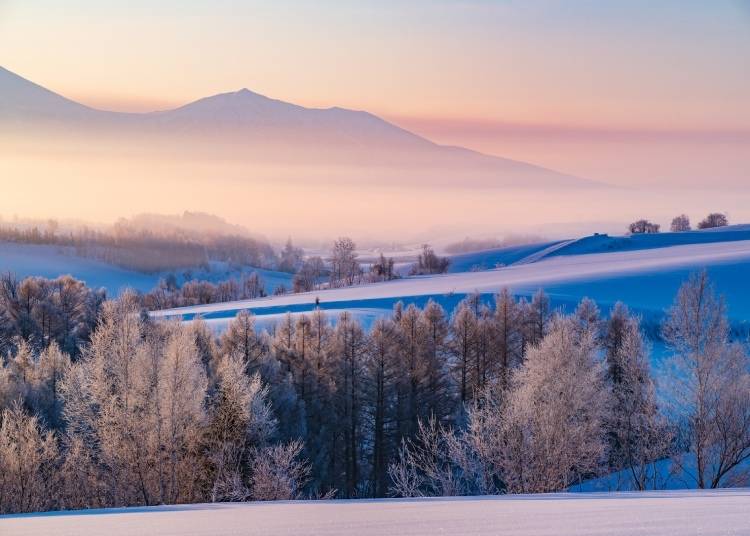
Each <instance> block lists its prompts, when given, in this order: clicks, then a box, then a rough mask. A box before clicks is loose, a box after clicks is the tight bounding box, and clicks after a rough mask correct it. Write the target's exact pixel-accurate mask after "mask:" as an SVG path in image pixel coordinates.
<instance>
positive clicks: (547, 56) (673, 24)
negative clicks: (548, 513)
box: [0, 0, 750, 191]
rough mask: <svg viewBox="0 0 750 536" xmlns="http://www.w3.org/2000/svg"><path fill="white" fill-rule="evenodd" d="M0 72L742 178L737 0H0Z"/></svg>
mask: <svg viewBox="0 0 750 536" xmlns="http://www.w3.org/2000/svg"><path fill="white" fill-rule="evenodd" d="M0 65H2V66H4V67H6V68H7V69H10V70H11V71H14V72H16V73H18V74H20V75H22V76H24V77H26V78H28V79H30V80H33V81H35V82H37V83H40V84H42V85H43V86H45V87H47V88H49V89H52V90H54V91H56V92H58V93H61V94H63V95H65V96H67V97H69V98H72V99H74V100H77V101H79V102H83V103H85V104H88V105H90V106H94V107H97V108H102V109H109V110H118V111H151V110H159V109H167V108H172V107H176V106H179V105H181V104H184V103H186V102H189V101H192V100H195V99H198V98H201V97H204V96H206V95H211V94H215V93H220V92H224V91H232V90H236V89H239V88H242V87H248V88H250V89H252V90H254V91H257V92H259V93H262V94H265V95H269V96H272V97H275V98H278V99H282V100H285V101H290V102H294V103H298V104H301V105H305V106H313V107H329V106H342V107H347V108H352V109H358V110H367V111H370V112H372V113H375V114H377V115H379V116H381V117H384V118H386V119H388V120H390V121H393V122H395V123H397V124H399V125H401V126H403V127H405V128H407V129H410V130H412V131H414V132H417V133H419V134H422V135H424V136H427V137H429V138H430V139H432V140H434V141H437V142H439V143H446V144H456V145H462V146H466V147H469V148H472V149H475V150H480V151H483V152H487V153H489V154H495V155H500V156H505V157H509V158H515V159H520V160H525V161H529V162H533V163H535V164H539V165H543V166H546V167H550V168H552V169H556V170H560V171H563V172H566V173H571V174H575V175H578V176H582V177H587V178H592V179H596V180H600V181H603V182H608V183H610V184H615V185H618V186H633V185H635V186H638V187H641V188H645V187H660V188H661V187H665V188H668V187H671V188H675V187H679V188H692V189H701V188H705V187H706V184H707V183H711V184H716V185H718V186H719V187H721V188H722V189H724V190H727V191H728V190H734V191H742V189H743V188H744V187H746V186H747V184H748V182H750V176H749V172H748V170H749V169H750V99H748V97H747V96H748V95H750V1H748V0H714V1H709V0H706V1H702V2H699V1H695V0H680V1H677V0H661V1H659V2H654V1H646V0H629V1H614V0H613V1H606V2H603V1H599V0H559V1H551V0H550V1H540V0H524V1H521V0H411V1H396V0H380V1H370V0H361V1H346V2H344V1H341V2H333V1H331V0H298V1H295V2H292V1H290V0H275V1H273V2H268V1H265V2H259V1H244V2H240V1H234V0H214V1H212V2H205V1H199V0H180V1H177V0H162V1H160V2H151V1H144V0H130V1H128V2H110V1H104V0H98V1H94V0H68V1H66V2H57V1H48V0H36V1H28V0H24V1H20V0H0Z"/></svg>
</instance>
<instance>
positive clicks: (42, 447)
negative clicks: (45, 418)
mask: <svg viewBox="0 0 750 536" xmlns="http://www.w3.org/2000/svg"><path fill="white" fill-rule="evenodd" d="M58 464H59V450H58V444H57V440H56V438H55V436H54V435H53V434H52V432H50V431H48V430H47V429H46V428H45V427H44V426H43V425H42V423H40V422H39V419H37V418H36V417H34V416H30V415H29V414H28V413H27V412H25V411H24V409H23V408H22V407H21V405H20V404H18V403H15V404H14V405H13V406H12V407H10V408H7V409H4V410H3V411H2V412H1V413H0V513H2V514H7V513H18V512H36V511H40V510H48V509H50V508H53V507H54V506H55V504H57V500H58V494H59V489H58V484H59V479H58V475H57V467H58Z"/></svg>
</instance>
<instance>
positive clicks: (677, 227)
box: [669, 214, 691, 233]
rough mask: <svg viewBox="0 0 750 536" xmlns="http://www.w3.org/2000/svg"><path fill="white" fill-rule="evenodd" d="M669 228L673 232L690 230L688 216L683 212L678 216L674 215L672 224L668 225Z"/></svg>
mask: <svg viewBox="0 0 750 536" xmlns="http://www.w3.org/2000/svg"><path fill="white" fill-rule="evenodd" d="M669 230H670V231H672V232H673V233H682V232H685V231H690V230H691V227H690V218H688V217H687V215H685V214H680V215H679V216H676V217H675V218H674V219H672V224H671V225H670V226H669Z"/></svg>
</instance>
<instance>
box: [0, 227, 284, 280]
mask: <svg viewBox="0 0 750 536" xmlns="http://www.w3.org/2000/svg"><path fill="white" fill-rule="evenodd" d="M0 241H5V242H16V243H21V244H49V245H56V246H63V247H71V248H74V249H75V252H76V254H78V255H80V256H82V257H87V258H91V259H96V260H101V261H104V262H107V263H110V264H114V265H117V266H120V267H122V268H127V269H129V270H135V271H138V272H145V273H155V272H162V271H169V270H179V269H182V268H190V267H208V263H209V261H223V262H227V263H230V264H232V265H236V266H257V267H272V266H274V265H275V264H276V254H275V252H274V250H273V248H272V247H271V245H270V244H269V243H268V242H265V241H264V240H261V239H258V238H252V237H248V236H240V235H229V234H220V233H215V232H212V233H209V232H198V231H194V230H185V229H179V228H162V229H156V230H150V229H145V228H143V227H142V226H138V225H136V224H131V223H130V222H128V221H127V220H121V221H120V222H118V223H117V224H115V225H113V226H112V227H111V228H108V229H106V230H94V229H90V228H87V227H80V228H76V229H71V230H66V231H60V230H59V225H58V224H57V223H56V222H55V221H54V220H50V221H49V222H47V223H46V224H42V225H35V224H31V225H15V224H7V223H5V224H4V223H1V222H0Z"/></svg>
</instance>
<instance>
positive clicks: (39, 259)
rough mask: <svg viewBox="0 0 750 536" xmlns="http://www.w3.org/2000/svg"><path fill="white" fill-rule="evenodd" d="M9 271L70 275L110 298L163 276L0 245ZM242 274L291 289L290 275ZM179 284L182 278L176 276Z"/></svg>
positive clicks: (48, 249)
mask: <svg viewBox="0 0 750 536" xmlns="http://www.w3.org/2000/svg"><path fill="white" fill-rule="evenodd" d="M6 272H11V273H13V274H15V275H16V276H18V277H20V278H23V277H28V276H41V277H47V278H55V277H58V276H61V275H66V274H70V275H72V276H73V277H75V278H76V279H80V280H82V281H84V282H85V283H86V284H87V285H89V286H90V287H93V288H100V287H104V288H105V289H107V292H108V294H109V295H111V296H116V295H118V294H120V292H122V291H123V290H125V289H126V288H132V289H135V290H139V291H141V292H148V291H150V290H152V289H153V288H154V287H155V286H156V285H157V284H158V282H159V279H161V278H162V277H164V276H165V275H166V273H155V274H146V273H141V272H137V271H134V270H127V269H125V268H120V267H118V266H114V265H112V264H109V263H106V262H102V261H98V260H95V259H89V258H86V257H81V256H79V255H76V253H75V249H74V248H72V247H61V246H52V245H38V244H18V243H13V242H0V273H6ZM192 272H193V276H194V278H196V279H204V280H207V281H211V282H214V283H216V282H218V281H222V280H225V279H228V278H230V277H234V278H239V277H240V275H241V272H240V271H239V270H237V269H233V268H230V267H229V266H227V264H226V263H223V262H212V263H211V269H210V271H202V270H199V269H192ZM244 272H245V273H250V272H257V273H258V275H259V276H260V278H261V280H262V281H263V283H264V285H265V289H266V292H267V293H268V294H271V293H273V290H274V289H275V288H276V287H278V286H279V285H284V286H285V287H287V288H290V287H291V284H292V275H291V274H288V273H285V272H277V271H273V270H264V269H261V268H249V267H246V268H244ZM176 275H177V276H178V280H179V281H181V282H182V281H183V280H184V278H183V277H182V276H181V274H180V273H179V271H178V273H177V274H176Z"/></svg>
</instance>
